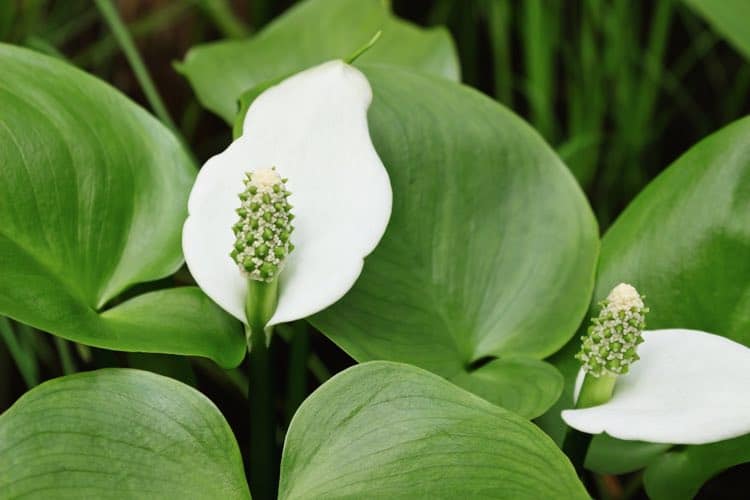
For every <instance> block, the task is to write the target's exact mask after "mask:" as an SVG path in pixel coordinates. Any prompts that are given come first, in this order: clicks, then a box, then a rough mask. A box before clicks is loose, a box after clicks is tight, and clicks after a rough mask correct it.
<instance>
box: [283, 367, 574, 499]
mask: <svg viewBox="0 0 750 500" xmlns="http://www.w3.org/2000/svg"><path fill="white" fill-rule="evenodd" d="M279 491H280V493H279V498H284V499H293V498H343V497H346V498H456V497H457V496H463V497H468V498H478V497H486V498H514V499H527V498H528V499H538V498H566V499H575V498H588V496H587V495H586V491H585V489H584V488H583V485H582V484H581V483H580V481H578V478H577V476H576V474H575V471H574V470H573V467H572V466H571V464H570V462H569V461H568V459H567V458H566V457H565V455H563V454H562V452H561V451H560V450H559V449H557V447H556V446H555V444H554V443H553V442H552V440H550V439H549V438H548V437H547V436H546V435H545V434H544V433H542V432H541V431H540V430H539V429H537V428H536V427H535V426H534V425H532V424H531V423H529V422H528V421H526V420H524V419H523V418H521V417H519V416H517V415H515V414H514V413H511V412H509V411H507V410H504V409H502V408H499V407H497V406H494V405H491V404H489V403H487V402H485V401H483V400H482V399H480V398H478V397H476V396H474V395H472V394H470V393H468V392H466V391H464V390H462V389H459V388H458V387H456V386H454V385H453V384H450V383H449V382H447V381H445V380H443V379H441V378H440V377H437V376H435V375H433V374H431V373H429V372H426V371H424V370H422V369H419V368H416V367H413V366H410V365H403V364H399V363H390V362H382V361H380V362H372V363H365V364H361V365H358V366H355V367H353V368H350V369H348V370H346V371H345V372H343V373H340V374H338V375H337V376H335V377H334V378H332V379H331V380H330V381H328V382H327V383H326V384H324V385H323V386H322V387H321V388H320V389H318V390H317V391H316V392H315V393H314V394H313V395H312V396H310V397H309V398H308V399H307V400H306V401H305V402H304V403H303V404H302V406H301V407H300V409H299V411H298V412H297V414H296V415H295V416H294V419H293V420H292V423H291V425H290V428H289V432H288V433H287V438H286V443H285V445H284V454H283V457H282V463H281V484H280V488H279Z"/></svg>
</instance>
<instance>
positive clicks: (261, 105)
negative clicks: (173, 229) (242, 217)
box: [182, 61, 392, 326]
mask: <svg viewBox="0 0 750 500" xmlns="http://www.w3.org/2000/svg"><path fill="white" fill-rule="evenodd" d="M371 100H372V91H371V89H370V85H369V83H368V82H367V80H366V78H365V77H364V75H362V73H360V72H359V71H358V70H356V69H355V68H353V67H352V66H349V65H347V64H345V63H343V62H342V61H331V62H327V63H324V64H322V65H320V66H317V67H314V68H311V69H309V70H306V71H303V72H301V73H299V74H297V75H294V76H292V77H290V78H288V79H286V80H284V81H283V82H281V83H279V84H278V85H275V86H273V87H271V88H269V89H267V90H266V91H264V92H263V93H262V94H261V95H260V96H258V98H257V99H256V100H255V101H254V102H253V104H252V105H251V106H250V109H249V110H248V112H247V115H246V117H245V121H244V125H243V134H242V136H241V137H240V138H239V139H237V140H235V141H234V142H233V143H232V144H231V145H229V147H228V148H227V149H226V150H225V151H223V152H222V153H220V154H218V155H216V156H214V157H212V158H211V159H209V160H208V161H207V162H206V164H205V165H204V166H203V168H202V169H201V171H200V173H199V174H198V178H197V179H196V181H195V185H194V186H193V190H192V192H191V193H190V200H189V202H188V212H189V216H188V218H187V220H186V221H185V226H184V228H183V234H182V248H183V252H184V254H185V261H186V262H187V265H188V267H189V269H190V272H191V273H192V275H193V277H194V278H195V280H196V282H197V283H198V285H199V286H200V287H201V288H202V289H203V291H204V292H205V293H206V294H207V295H208V296H209V297H211V298H212V299H213V300H214V301H215V302H216V303H217V304H219V305H220V306H221V307H222V308H224V309H225V310H226V311H227V312H229V313H230V314H232V315H233V316H235V317H236V318H238V319H240V320H242V321H243V322H247V320H246V317H245V298H246V296H247V286H248V285H247V278H248V277H247V273H243V272H242V271H241V269H240V268H238V265H237V263H236V262H235V261H234V260H233V259H232V257H230V252H231V251H232V249H233V246H234V245H235V242H236V236H235V234H234V232H233V230H232V226H233V225H234V224H235V223H236V222H237V217H238V216H237V213H236V209H238V208H239V207H240V199H239V197H238V195H239V194H240V193H241V192H243V190H244V189H245V184H244V181H245V179H246V174H247V173H250V172H259V173H260V174H261V175H262V176H266V177H268V176H270V175H271V174H270V173H269V171H268V170H267V169H270V168H272V167H275V169H276V172H278V174H279V175H280V176H281V177H284V178H286V179H288V181H287V182H286V187H287V188H288V190H289V192H291V195H290V196H289V197H288V201H289V204H291V205H292V206H293V209H292V213H293V215H294V226H295V227H294V232H293V234H292V236H291V239H292V242H293V243H294V251H293V252H291V253H289V254H288V256H287V257H286V260H285V262H284V263H283V264H284V266H283V270H282V271H281V274H280V276H279V298H278V304H277V307H276V311H275V313H274V314H273V316H272V317H271V319H270V321H269V322H268V326H272V325H275V324H278V323H283V322H288V321H292V320H295V319H300V318H304V317H307V316H309V315H311V314H313V313H316V312H318V311H320V310H322V309H324V308H326V307H328V306H329V305H331V304H333V303H334V302H336V301H337V300H338V299H339V298H341V297H342V296H343V295H344V294H345V293H346V292H347V291H348V290H349V289H350V288H351V287H352V285H353V284H354V282H355V281H356V279H357V277H358V276H359V274H360V272H361V270H362V265H363V259H364V257H365V256H367V255H368V254H369V253H370V252H372V250H373V249H374V248H375V246H376V245H377V244H378V242H379V241H380V238H381V237H382V235H383V233H384V231H385V227H386V225H387V223H388V219H389V217H390V213H391V198H392V196H391V186H390V182H389V179H388V174H387V172H386V171H385V168H384V166H383V164H382V162H381V161H380V158H379V157H378V155H377V153H376V152H375V148H374V147H373V145H372V142H371V140H370V135H369V130H368V126H367V109H368V107H369V105H370V102H371ZM263 178H264V179H265V177H263ZM258 180H259V181H261V180H263V179H258ZM274 182H275V181H274Z"/></svg>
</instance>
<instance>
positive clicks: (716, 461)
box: [644, 434, 750, 500]
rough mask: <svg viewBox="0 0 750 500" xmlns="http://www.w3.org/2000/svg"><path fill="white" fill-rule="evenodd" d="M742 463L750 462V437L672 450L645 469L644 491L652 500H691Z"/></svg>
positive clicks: (749, 435)
mask: <svg viewBox="0 0 750 500" xmlns="http://www.w3.org/2000/svg"><path fill="white" fill-rule="evenodd" d="M744 462H750V434H748V435H745V436H741V437H738V438H735V439H730V440H728V441H722V442H720V443H714V444H705V445H701V446H686V447H684V448H680V449H675V450H672V451H670V452H668V453H666V454H664V455H662V456H661V457H660V458H659V459H658V460H657V461H656V462H655V463H653V464H652V465H651V466H649V467H648V468H647V469H646V473H645V476H644V483H645V485H646V491H647V492H648V495H649V498H651V499H653V500H683V499H685V498H693V497H694V496H695V495H696V494H697V493H698V491H699V490H700V488H701V486H702V485H703V484H704V483H705V482H707V481H708V480H709V479H711V478H712V477H714V476H715V475H716V474H718V473H719V472H721V471H723V470H724V469H727V468H729V467H732V466H733V465H738V464H741V463H744Z"/></svg>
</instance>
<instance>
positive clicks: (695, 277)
mask: <svg viewBox="0 0 750 500" xmlns="http://www.w3.org/2000/svg"><path fill="white" fill-rule="evenodd" d="M621 281H625V282H629V283H632V284H633V285H635V286H636V287H637V288H638V290H639V291H640V292H641V293H643V294H644V295H645V296H646V302H647V305H648V306H649V307H650V309H651V312H650V313H649V315H648V318H647V321H648V328H649V329H657V328H673V327H682V328H694V329H701V330H704V331H707V332H712V333H715V334H718V335H723V336H725V337H728V338H730V339H733V340H735V341H737V342H740V343H742V344H744V345H746V346H750V118H744V119H741V120H739V121H737V122H734V123H732V124H730V125H728V126H727V127H725V128H723V129H721V130H720V131H718V132H716V133H714V134H712V135H710V136H709V137H707V138H706V139H704V140H702V141H701V142H699V143H698V144H697V145H695V146H694V147H693V148H691V149H690V150H689V151H688V152H687V153H685V154H684V155H683V156H682V157H680V158H679V159H678V160H677V161H676V162H675V163H674V164H673V165H671V166H670V167H669V168H668V169H667V170H666V171H664V173H662V174H661V175H660V176H659V177H658V178H657V179H655V180H654V181H653V182H652V183H651V184H650V185H649V186H648V187H647V188H646V189H645V190H644V191H643V192H642V193H641V194H640V195H639V196H638V197H637V198H636V199H635V200H634V201H633V202H632V203H631V204H630V206H629V207H628V208H627V209H626V210H625V212H623V214H622V215H621V216H620V218H619V219H618V220H617V221H616V222H615V224H614V225H613V226H612V228H611V229H610V230H609V231H608V232H607V234H606V235H605V237H604V239H603V241H602V252H601V263H600V270H599V276H598V279H597V285H596V291H595V294H594V299H595V301H596V300H600V299H601V298H603V297H604V296H605V295H606V294H607V293H608V291H609V289H610V288H611V287H612V286H613V285H614V284H616V283H618V282H621ZM696 356H700V353H696ZM738 439H739V440H742V439H743V438H737V439H734V440H730V441H726V442H722V443H715V444H712V445H701V446H687V447H684V449H683V451H681V452H680V453H679V454H677V455H673V453H674V452H670V453H668V454H667V455H664V456H663V457H662V458H661V459H659V461H657V462H656V463H655V464H654V465H653V466H652V467H649V469H648V472H647V477H650V478H651V482H652V483H653V484H656V483H659V478H661V481H663V482H664V483H665V484H669V483H670V482H672V481H676V482H681V481H683V479H678V478H689V477H692V478H694V479H692V480H691V481H692V482H693V483H695V484H693V486H691V488H692V487H695V488H697V487H698V486H699V485H700V484H702V482H703V481H705V480H706V479H708V477H710V476H711V475H713V474H715V473H716V472H718V471H719V470H721V468H719V469H715V468H713V467H712V468H708V469H706V471H707V472H708V474H707V473H701V474H700V475H695V474H694V472H691V471H692V469H691V467H692V466H691V463H692V462H691V460H688V458H687V457H691V456H692V454H693V453H696V454H697V455H698V456H700V455H701V454H702V453H703V452H701V451H700V450H703V449H709V450H712V452H713V453H717V454H720V453H723V455H722V460H720V461H715V462H714V463H715V464H717V465H721V464H726V465H724V466H723V467H727V466H729V465H731V464H734V463H741V462H744V461H747V460H748V457H747V454H746V452H745V451H744V450H743V449H741V447H737V446H736V445H735V444H734V443H736V442H737V441H738ZM595 443H596V442H595ZM692 450H696V451H695V452H693V451H692ZM720 450H724V451H723V452H721V451H720ZM605 452H606V450H599V451H598V453H605ZM669 457H671V458H669ZM647 459H648V460H647V461H649V462H650V461H652V460H653V457H652V456H648V457H647ZM665 463H668V464H669V466H666V465H663V464H665ZM659 464H662V465H659ZM642 465H645V463H643V464H642ZM723 467H722V468H723ZM685 481H687V479H685ZM686 484H687V483H686Z"/></svg>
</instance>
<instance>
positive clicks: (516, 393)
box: [452, 356, 563, 418]
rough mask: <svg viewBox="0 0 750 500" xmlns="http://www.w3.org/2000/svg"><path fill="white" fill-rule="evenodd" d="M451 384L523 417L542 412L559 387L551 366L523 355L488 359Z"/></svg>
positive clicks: (555, 372)
mask: <svg viewBox="0 0 750 500" xmlns="http://www.w3.org/2000/svg"><path fill="white" fill-rule="evenodd" d="M452 382H453V383H455V384H456V385H459V386H460V387H463V388H464V389H466V390H468V391H471V392H473V393H474V394H476V395H478V396H481V397H483V398H484V399H486V400H487V401H490V402H491V403H495V404H496V405H499V406H502V407H503V408H507V409H508V410H511V411H513V412H514V413H518V414H519V415H521V416H522V417H526V418H535V417H538V416H539V415H541V414H542V413H544V411H545V410H547V408H549V405H550V402H553V401H555V400H557V398H558V397H560V393H561V392H562V388H563V378H562V375H560V372H558V371H557V370H556V369H555V367H553V366H552V365H550V364H548V363H545V362H543V361H537V360H535V359H531V358H526V357H523V356H518V357H504V358H501V359H495V360H492V361H490V362H489V363H487V364H485V365H483V366H481V367H479V368H477V369H475V370H472V371H471V372H462V373H460V374H458V375H457V376H456V377H454V378H453V379H452Z"/></svg>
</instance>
